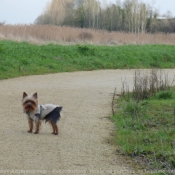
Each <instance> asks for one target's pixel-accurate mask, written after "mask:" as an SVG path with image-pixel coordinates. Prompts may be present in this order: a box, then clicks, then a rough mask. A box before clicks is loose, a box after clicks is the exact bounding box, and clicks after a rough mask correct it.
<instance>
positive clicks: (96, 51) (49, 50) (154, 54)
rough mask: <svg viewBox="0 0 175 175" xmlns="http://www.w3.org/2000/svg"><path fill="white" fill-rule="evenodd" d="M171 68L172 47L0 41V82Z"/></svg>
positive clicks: (173, 59) (174, 53) (174, 51)
mask: <svg viewBox="0 0 175 175" xmlns="http://www.w3.org/2000/svg"><path fill="white" fill-rule="evenodd" d="M153 67H157V68H175V46H170V45H169V46H168V45H124V46H115V47H110V46H93V45H70V46H62V45H56V44H49V45H40V46H39V45H34V44H29V43H27V42H21V43H19V42H12V41H0V79H4V78H11V77H17V76H23V75H34V74H47V73H56V72H70V71H82V70H84V71H89V70H98V69H123V68H153Z"/></svg>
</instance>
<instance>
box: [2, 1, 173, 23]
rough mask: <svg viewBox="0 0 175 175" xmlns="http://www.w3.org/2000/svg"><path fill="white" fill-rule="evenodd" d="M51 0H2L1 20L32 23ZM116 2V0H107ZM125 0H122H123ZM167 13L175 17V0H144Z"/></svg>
mask: <svg viewBox="0 0 175 175" xmlns="http://www.w3.org/2000/svg"><path fill="white" fill-rule="evenodd" d="M50 1H51V0H0V22H5V24H32V23H33V22H34V21H35V19H36V18H37V17H38V16H39V15H41V14H42V12H43V11H44V9H45V8H46V5H47V3H48V2H50ZM107 1H108V2H116V0H107ZM122 1H123V0H121V2H122ZM142 1H143V2H145V3H149V4H150V5H151V6H153V7H155V8H156V9H158V10H159V13H160V14H165V13H166V12H167V11H168V10H169V11H171V13H172V15H173V16H174V17H175V0H142Z"/></svg>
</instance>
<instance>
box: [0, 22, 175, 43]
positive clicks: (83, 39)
mask: <svg viewBox="0 0 175 175" xmlns="http://www.w3.org/2000/svg"><path fill="white" fill-rule="evenodd" d="M85 35H86V36H85ZM0 40H13V41H20V42H21V41H27V42H31V43H35V44H48V43H59V44H81V43H88V44H99V45H123V44H168V45H175V34H164V33H155V34H149V33H140V34H135V33H124V32H108V31H105V30H94V29H81V28H72V27H59V26H50V25H0Z"/></svg>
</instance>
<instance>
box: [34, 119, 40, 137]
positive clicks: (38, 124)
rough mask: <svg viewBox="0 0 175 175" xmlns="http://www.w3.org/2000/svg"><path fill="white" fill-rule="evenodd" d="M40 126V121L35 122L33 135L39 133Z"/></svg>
mask: <svg viewBox="0 0 175 175" xmlns="http://www.w3.org/2000/svg"><path fill="white" fill-rule="evenodd" d="M40 125H41V122H40V121H36V122H35V132H34V134H38V133H39V129H40Z"/></svg>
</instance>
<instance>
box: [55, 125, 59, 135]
mask: <svg viewBox="0 0 175 175" xmlns="http://www.w3.org/2000/svg"><path fill="white" fill-rule="evenodd" d="M58 133H59V131H58V126H57V124H56V123H55V135H58Z"/></svg>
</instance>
